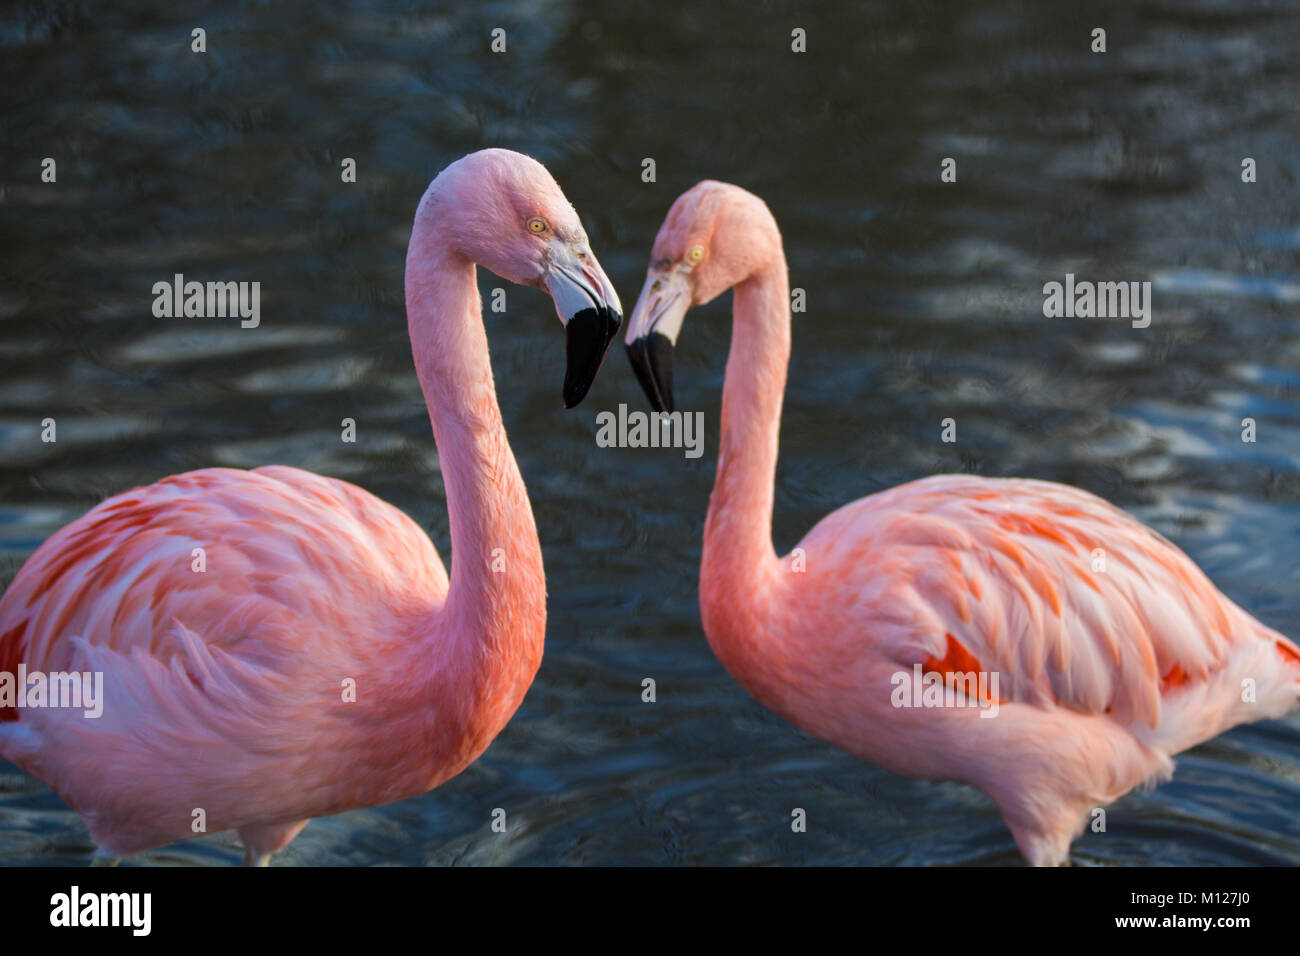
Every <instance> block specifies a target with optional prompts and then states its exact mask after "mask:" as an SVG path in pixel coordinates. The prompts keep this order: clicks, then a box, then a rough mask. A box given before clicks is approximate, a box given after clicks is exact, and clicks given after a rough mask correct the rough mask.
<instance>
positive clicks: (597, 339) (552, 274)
mask: <svg viewBox="0 0 1300 956" xmlns="http://www.w3.org/2000/svg"><path fill="white" fill-rule="evenodd" d="M542 282H543V284H544V285H545V286H546V290H547V291H548V292H550V293H551V298H552V299H553V300H555V311H556V312H558V313H559V316H560V321H561V322H563V323H564V351H565V369H564V390H563V397H564V407H565V408H573V407H574V406H575V405H577V404H578V403H579V402H581V401H582V400H583V398H585V397H586V395H587V390H588V389H589V388H591V383H592V382H594V381H595V380H596V373H598V372H599V371H600V367H601V365H602V364H603V363H604V361H605V353H606V352H608V351H609V346H610V343H612V342H613V341H614V336H616V335H618V327H619V325H620V324H621V323H622V321H623V305H622V303H620V302H619V301H618V293H617V292H615V291H614V286H613V284H612V283H611V282H610V281H609V277H608V276H606V275H605V270H604V269H602V268H601V267H600V263H598V262H597V261H596V257H595V256H593V255H592V254H591V251H590V250H588V249H581V250H575V249H572V248H570V247H568V246H560V245H559V244H557V250H556V252H555V254H554V255H553V256H552V257H551V262H550V266H549V267H548V268H547V270H546V273H545V275H544V276H543V277H542Z"/></svg>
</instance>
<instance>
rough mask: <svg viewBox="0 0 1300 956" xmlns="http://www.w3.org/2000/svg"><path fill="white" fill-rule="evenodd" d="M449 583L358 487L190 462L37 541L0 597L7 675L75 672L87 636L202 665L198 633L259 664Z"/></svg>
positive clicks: (430, 552) (1, 662)
mask: <svg viewBox="0 0 1300 956" xmlns="http://www.w3.org/2000/svg"><path fill="white" fill-rule="evenodd" d="M446 591H447V574H446V571H445V569H444V567H443V565H442V562H441V561H440V560H439V558H438V555H437V552H436V551H435V550H434V548H433V545H432V543H431V542H430V541H429V538H428V536H427V535H426V534H425V533H424V532H423V531H422V530H421V529H420V528H419V527H418V526H417V525H416V524H415V522H413V521H412V520H411V519H410V518H409V517H407V516H406V515H405V514H403V513H402V512H401V511H399V510H398V509H396V508H394V507H392V506H391V505H388V504H386V503H385V502H383V501H381V500H379V499H378V498H375V497H374V496H373V495H370V494H369V493H367V492H365V491H363V490H361V489H360V488H357V487H355V486H353V485H350V484H348V483H346V482H343V481H337V480H334V479H329V478H322V477H320V476H318V475H314V474H311V473H310V472H305V471H300V470H298V469H295V468H288V467H279V466H272V467H266V468H258V469H255V470H253V471H241V470H236V469H223V468H215V469H206V470H202V471H194V472H188V473H185V474H180V475H174V476H172V477H169V478H165V479H163V480H162V481H159V482H157V483H155V484H152V485H148V486H145V487H142V488H136V489H133V490H131V491H128V492H124V493H123V494H120V495H117V496H115V497H113V498H109V499H108V500H106V501H104V502H102V503H101V504H100V505H98V506H97V507H95V508H93V509H92V510H91V511H89V512H88V513H87V514H86V515H85V516H84V517H82V518H81V519H79V520H77V521H74V522H72V523H71V524H69V525H67V526H66V527H64V528H63V529H61V530H60V531H58V532H56V533H55V534H54V535H52V536H51V537H50V538H49V539H48V540H47V541H45V542H44V543H43V544H42V545H41V546H40V547H39V548H38V549H37V550H36V552H35V553H34V554H33V555H32V556H31V558H30V559H29V560H28V561H27V563H26V564H25V565H24V566H23V568H22V569H21V570H20V571H19V573H18V575H17V577H16V578H15V579H14V581H13V582H12V584H11V585H10V587H9V589H8V590H7V591H6V592H5V594H4V597H3V599H0V671H9V672H11V673H12V672H14V671H15V670H16V668H17V665H18V664H19V663H20V662H25V663H26V665H27V668H28V670H29V671H32V670H44V671H54V670H63V669H68V668H70V667H71V664H72V658H73V656H74V654H75V653H76V649H77V646H78V645H79V644H84V645H85V646H87V647H90V648H96V649H99V650H102V651H110V652H114V653H116V654H119V655H132V654H145V655H147V656H148V657H150V658H151V659H153V660H154V661H156V662H158V663H161V664H164V665H166V664H168V663H169V662H170V661H171V660H172V659H173V658H175V657H177V656H180V657H181V658H182V659H183V660H184V661H185V666H186V668H187V669H188V670H190V671H191V673H192V674H193V671H194V670H195V669H198V670H202V669H203V664H202V659H203V655H202V654H199V655H198V656H196V653H195V652H196V650H199V649H197V648H195V647H194V646H193V645H194V642H195V641H200V642H203V643H204V644H205V645H206V648H203V649H202V650H203V651H204V652H209V653H210V652H216V653H218V654H219V656H220V657H221V659H222V660H229V657H228V656H226V655H222V654H221V653H220V652H226V654H227V655H228V654H234V655H236V656H238V657H240V658H241V659H244V660H247V661H249V662H252V663H256V664H263V665H266V664H271V663H273V662H275V661H276V660H277V659H280V658H282V657H283V656H284V655H286V654H292V653H296V652H298V650H299V649H300V645H301V644H303V643H304V642H310V641H313V640H316V641H330V640H335V641H337V640H342V639H345V638H348V637H351V636H354V635H355V634H356V633H357V631H358V628H359V627H361V626H362V624H363V622H360V621H357V620H353V618H355V617H356V616H357V615H358V613H362V614H364V613H366V609H380V608H387V607H391V606H393V605H394V604H400V601H396V600H394V597H395V596H397V595H404V594H411V593H417V594H423V595H435V596H436V595H445V594H446ZM326 650H327V649H326V648H313V649H311V652H312V653H324V652H325V651H326ZM16 718H17V713H16V712H15V710H14V709H13V708H9V709H8V710H7V711H6V710H0V720H6V719H7V720H13V719H16Z"/></svg>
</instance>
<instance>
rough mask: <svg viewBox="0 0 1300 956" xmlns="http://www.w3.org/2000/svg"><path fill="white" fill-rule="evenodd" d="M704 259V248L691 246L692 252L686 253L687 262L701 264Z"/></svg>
mask: <svg viewBox="0 0 1300 956" xmlns="http://www.w3.org/2000/svg"><path fill="white" fill-rule="evenodd" d="M703 258H704V247H703V246H691V248H690V251H689V252H687V253H686V261H687V262H699V261H700V260H701V259H703Z"/></svg>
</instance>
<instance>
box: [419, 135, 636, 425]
mask: <svg viewBox="0 0 1300 956" xmlns="http://www.w3.org/2000/svg"><path fill="white" fill-rule="evenodd" d="M421 216H428V217H430V218H431V219H432V220H433V223H431V224H433V225H434V227H435V228H437V229H439V230H444V229H445V231H446V233H447V234H448V240H449V242H450V244H451V246H452V248H453V249H454V250H455V251H456V252H457V253H459V254H460V255H462V256H464V257H465V258H467V259H469V260H470V261H471V262H476V263H478V264H479V265H481V266H483V267H484V268H486V269H490V270H491V271H492V272H495V273H496V274H497V275H499V276H501V278H503V279H508V280H509V281H511V282H516V283H519V284H520V285H526V286H533V287H534V288H540V289H545V290H546V291H547V292H549V293H550V295H551V298H552V300H553V301H554V302H555V311H556V312H557V313H558V314H559V316H560V321H561V322H562V323H563V324H564V327H565V352H566V362H567V364H566V368H565V373H564V390H563V396H564V407H565V408H572V407H573V406H575V405H577V404H578V403H579V402H581V401H582V399H583V397H584V396H585V395H586V394H587V390H588V389H589V388H590V387H591V383H592V382H594V381H595V379H596V373H597V372H599V371H600V366H601V364H602V363H603V362H604V361H605V353H606V352H607V351H608V349H609V346H610V343H611V342H613V341H614V336H616V335H617V334H618V328H619V324H620V323H621V322H622V318H623V306H622V305H621V304H620V303H619V301H618V293H617V292H615V291H614V286H613V284H612V283H611V282H610V281H609V277H608V276H606V275H605V270H604V269H602V268H601V267H600V263H599V262H597V261H596V256H595V254H594V253H592V251H591V244H590V243H589V242H588V241H587V233H586V232H585V231H584V230H583V228H582V223H581V222H580V221H579V219H578V214H577V212H576V211H575V210H574V208H573V204H572V203H570V202H569V201H568V199H566V198H565V196H564V193H563V192H561V191H560V187H559V185H558V184H557V183H556V182H555V180H554V178H552V176H551V174H550V173H548V172H547V171H546V168H545V167H544V166H543V165H542V164H541V163H539V162H537V160H535V159H532V158H531V157H529V156H525V155H523V154H522V153H516V152H513V151H511V150H508V149H484V150H479V151H478V152H476V153H470V154H469V155H468V156H465V157H463V158H461V159H459V160H457V161H456V162H454V163H452V164H451V165H450V166H448V167H447V168H446V169H444V170H443V171H442V172H441V173H439V174H438V178H437V179H435V180H434V181H433V185H432V186H430V188H429V192H428V194H427V196H426V201H425V202H424V203H422V204H421V207H420V211H419V213H418V214H417V221H418V220H419V218H420V217H421Z"/></svg>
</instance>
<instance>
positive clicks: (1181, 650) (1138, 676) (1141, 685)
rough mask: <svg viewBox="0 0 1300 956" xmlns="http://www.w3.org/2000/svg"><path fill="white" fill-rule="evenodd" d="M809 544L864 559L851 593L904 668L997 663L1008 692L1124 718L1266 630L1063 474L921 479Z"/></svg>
mask: <svg viewBox="0 0 1300 956" xmlns="http://www.w3.org/2000/svg"><path fill="white" fill-rule="evenodd" d="M850 529H851V531H850ZM805 547H807V548H820V549H824V551H825V554H824V555H823V559H829V560H830V562H831V566H832V567H833V566H840V567H844V566H852V565H858V566H860V567H862V568H863V569H864V573H863V574H861V575H855V576H854V583H853V585H852V588H853V592H854V593H852V594H846V595H845V596H844V599H845V600H846V601H847V602H848V604H849V605H850V606H851V607H852V608H853V611H852V612H851V613H853V614H854V616H855V617H857V618H858V619H860V620H868V621H870V622H871V626H872V634H871V637H872V641H873V645H874V646H875V647H877V648H878V649H879V650H880V651H881V652H883V653H884V654H886V655H888V656H889V657H890V658H891V659H892V660H894V661H895V662H896V663H898V664H899V665H900V666H901V667H903V668H907V669H910V668H911V667H912V666H913V665H914V664H917V663H920V664H922V665H923V666H924V667H926V668H927V669H934V670H939V671H947V670H955V671H966V670H968V669H978V670H984V671H988V672H997V673H998V675H999V683H1000V687H999V693H1000V696H1001V697H1002V699H1004V700H1007V701H1014V702H1028V703H1032V704H1037V705H1040V706H1051V705H1060V706H1064V707H1068V708H1070V709H1072V710H1076V711H1079V712H1082V713H1089V714H1099V713H1109V714H1110V715H1111V716H1112V717H1113V718H1114V719H1116V720H1118V721H1120V722H1122V723H1125V724H1127V723H1130V722H1133V721H1141V722H1143V723H1145V724H1146V725H1147V726H1149V727H1154V726H1155V725H1156V723H1157V721H1158V720H1159V718H1160V710H1161V700H1162V695H1163V694H1165V693H1167V692H1169V691H1170V690H1171V689H1173V688H1174V687H1177V686H1181V685H1182V684H1184V683H1188V682H1196V681H1201V680H1205V679H1206V678H1207V677H1208V676H1209V675H1210V674H1211V673H1212V672H1214V671H1216V670H1218V669H1220V668H1222V667H1223V666H1224V664H1225V661H1226V659H1227V656H1228V653H1229V650H1230V648H1231V647H1232V645H1233V644H1234V642H1236V641H1238V640H1241V639H1243V638H1249V637H1251V636H1263V635H1262V632H1265V631H1266V629H1265V628H1263V626H1262V625H1260V624H1258V622H1255V621H1254V620H1253V619H1252V618H1250V616H1249V615H1247V614H1245V612H1243V611H1242V610H1241V609H1240V608H1238V607H1237V606H1236V605H1235V604H1233V603H1232V602H1231V601H1230V600H1229V599H1228V598H1226V597H1224V596H1223V595H1222V594H1221V593H1220V592H1219V591H1218V589H1216V588H1215V587H1214V585H1213V584H1212V583H1211V582H1210V581H1209V579H1208V578H1207V577H1206V576H1205V574H1204V573H1202V572H1201V570H1200V569H1199V568H1198V567H1197V566H1196V565H1195V564H1194V563H1193V562H1192V561H1191V560H1190V559H1189V558H1188V557H1187V556H1186V555H1185V554H1183V553H1182V552H1181V551H1180V550H1179V549H1178V548H1177V547H1175V546H1174V545H1173V544H1171V543H1170V542H1169V541H1168V540H1166V539H1165V538H1163V537H1162V536H1160V535H1159V534H1157V533H1156V532H1155V531H1152V530H1151V529H1149V528H1147V527H1146V526H1144V525H1142V524H1141V523H1139V522H1138V521H1136V520H1135V519H1134V518H1132V517H1131V516H1129V515H1128V514H1126V513H1124V512H1123V511H1121V510H1119V509H1118V508H1115V507H1114V506H1112V505H1110V504H1109V503H1107V502H1105V501H1103V500H1102V499H1100V498H1098V497H1096V496H1094V495H1091V494H1089V493H1087V492H1084V491H1081V490H1079V489H1077V488H1071V487H1068V486H1065V485H1059V484H1055V483H1052V482H1044V481H1033V480H1022V479H985V478H978V477H974V476H957V475H941V476H936V477H933V478H927V479H923V480H920V481H915V482H911V483H909V484H906V485H901V486H899V487H897V488H894V489H891V490H889V491H885V492H882V493H880V494H877V495H872V496H871V497H869V498H865V499H862V500H861V501H859V502H856V503H854V504H852V505H849V506H847V507H846V508H843V509H840V510H839V511H837V512H835V513H834V514H832V515H830V516H828V517H827V519H825V521H823V522H822V524H820V525H818V527H817V528H814V529H813V531H812V532H811V533H810V534H809V536H808V538H807V539H806V543H805ZM840 562H850V563H851V564H841V563H840ZM1268 636H1270V637H1271V638H1275V639H1277V640H1278V643H1279V647H1280V648H1281V650H1282V651H1283V652H1284V653H1287V654H1291V655H1294V654H1295V648H1294V645H1291V644H1290V643H1289V642H1287V641H1286V640H1285V639H1284V638H1282V637H1281V635H1278V634H1275V633H1273V632H1268Z"/></svg>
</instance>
